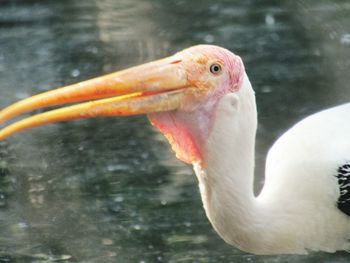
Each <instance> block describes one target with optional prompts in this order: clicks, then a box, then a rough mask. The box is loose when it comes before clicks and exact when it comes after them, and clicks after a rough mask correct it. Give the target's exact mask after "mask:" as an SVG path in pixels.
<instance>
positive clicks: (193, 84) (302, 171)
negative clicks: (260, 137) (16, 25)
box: [0, 45, 350, 255]
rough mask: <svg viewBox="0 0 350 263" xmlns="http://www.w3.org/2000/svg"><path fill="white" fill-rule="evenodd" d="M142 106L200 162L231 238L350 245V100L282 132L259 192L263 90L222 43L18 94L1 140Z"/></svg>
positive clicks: (280, 246)
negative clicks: (257, 154) (260, 92)
mask: <svg viewBox="0 0 350 263" xmlns="http://www.w3.org/2000/svg"><path fill="white" fill-rule="evenodd" d="M64 104H69V105H65V106H64V107H61V108H60V107H58V106H61V105H64ZM52 106H57V108H54V109H52V108H50V110H48V111H44V112H41V113H37V114H36V115H33V116H29V117H26V118H23V119H21V120H18V121H16V122H13V123H9V124H7V125H6V126H5V125H4V124H5V123H7V122H9V121H10V120H12V119H13V118H14V117H18V116H19V115H21V114H24V113H26V112H30V111H33V110H36V109H42V108H46V107H52ZM136 114H147V116H148V118H149V120H150V122H151V124H152V125H153V126H154V127H156V128H157V129H158V130H159V131H160V132H161V133H163V134H164V135H165V137H166V139H167V140H168V142H169V143H170V145H171V147H172V149H173V150H174V152H175V154H176V157H177V158H178V159H180V160H181V161H183V162H185V163H188V164H192V165H193V168H194V172H195V175H196V177H197V179H198V185H199V190H200V195H201V199H202V203H203V207H204V210H205V213H206V216H207V218H208V219H209V221H210V223H211V225H212V226H213V228H214V229H215V231H216V232H217V233H218V235H219V236H220V237H221V238H222V239H223V240H224V241H225V242H227V243H228V244H230V245H232V246H234V247H236V248H238V249H240V250H242V251H245V252H247V253H253V254H257V255H276V254H308V253H310V252H315V251H324V252H329V253H334V252H336V251H341V250H345V251H348V250H350V122H349V121H348V118H349V116H350V103H345V104H342V105H339V106H334V107H333V108H330V109H325V110H322V111H320V112H317V113H314V114H312V115H311V116H308V117H306V118H304V119H303V120H301V121H299V122H298V123H296V124H294V125H293V126H292V127H291V128H290V129H289V130H287V131H286V132H285V133H284V134H283V135H282V136H280V137H279V138H278V139H277V141H276V142H275V143H274V144H273V146H272V147H271V148H270V150H269V152H268V154H267V158H266V169H265V170H266V171H265V182H264V186H263V188H262V190H261V191H260V193H259V194H257V195H255V194H254V192H253V181H254V166H255V163H254V158H255V140H256V130H257V123H258V117H257V108H256V100H255V93H254V90H253V88H252V85H251V83H250V81H249V78H248V75H247V73H246V70H245V67H244V64H243V62H242V59H241V58H240V57H239V56H238V55H236V54H234V53H232V52H231V51H229V50H227V49H225V48H223V47H219V46H214V45H196V46H192V47H189V48H187V49H184V50H182V51H180V52H177V53H175V54H174V55H171V56H169V57H167V58H163V59H159V60H156V61H154V62H148V63H145V64H143V65H139V66H134V67H131V68H128V69H124V70H121V71H118V72H115V73H110V74H108V75H105V76H101V77H97V78H94V79H91V80H87V81H83V82H80V83H77V84H72V85H69V86H66V87H62V88H57V89H53V90H49V91H46V92H44V93H41V94H38V95H34V96H32V97H29V98H26V99H23V100H21V101H18V102H16V103H14V104H12V105H10V106H8V107H6V108H4V109H3V110H2V111H0V124H1V125H3V128H2V129H1V130H0V140H5V139H6V138H8V137H9V136H12V135H14V134H15V133H18V132H21V131H24V130H27V129H29V128H33V127H36V126H42V125H46V124H49V123H53V122H61V121H71V120H76V119H84V118H93V117H99V116H111V117H112V116H127V115H136Z"/></svg>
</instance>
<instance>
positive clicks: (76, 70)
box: [70, 69, 80, 78]
mask: <svg viewBox="0 0 350 263" xmlns="http://www.w3.org/2000/svg"><path fill="white" fill-rule="evenodd" d="M70 74H71V76H72V77H74V78H76V77H78V76H79V75H80V70H79V69H73V70H72V71H71V73H70Z"/></svg>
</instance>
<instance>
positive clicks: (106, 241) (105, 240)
mask: <svg viewBox="0 0 350 263" xmlns="http://www.w3.org/2000/svg"><path fill="white" fill-rule="evenodd" d="M102 244H103V245H105V246H111V245H113V244H114V241H113V240H112V239H109V238H103V239H102Z"/></svg>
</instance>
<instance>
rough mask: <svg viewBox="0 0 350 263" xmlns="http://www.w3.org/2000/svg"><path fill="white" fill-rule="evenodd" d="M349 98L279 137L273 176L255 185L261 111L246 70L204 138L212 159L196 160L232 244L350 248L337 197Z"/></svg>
mask: <svg viewBox="0 0 350 263" xmlns="http://www.w3.org/2000/svg"><path fill="white" fill-rule="evenodd" d="M349 116H350V104H345V105H342V106H338V107H335V108H332V109H329V110H326V111H322V112H320V113H317V114H315V115H312V116H310V117H308V118H306V119H304V120H302V121H301V122H299V123H298V124H297V125H295V126H294V127H293V128H291V129H290V130H289V131H287V132H286V133H285V134H284V135H283V136H281V138H279V139H278V140H277V142H276V143H275V144H274V146H273V147H272V148H271V150H270V151H269V154H268V158H267V165H266V180H265V181H266V182H265V186H264V188H263V190H262V191H261V193H260V195H259V196H258V197H255V196H254V193H253V180H254V153H255V149H254V147H255V135H256V127H257V114H256V106H255V97H254V92H253V90H252V88H251V84H250V82H249V79H248V77H247V76H246V75H245V77H244V80H243V84H242V87H241V89H240V91H239V92H237V93H231V94H227V95H225V96H224V97H223V98H222V99H221V100H220V102H219V105H218V108H217V112H216V120H215V124H214V127H213V131H212V132H211V134H210V137H209V139H208V140H207V143H206V145H204V146H203V147H204V149H203V152H204V159H205V163H206V166H205V167H201V166H199V165H196V164H195V165H194V169H195V172H196V175H197V177H198V180H199V186H200V191H201V196H202V200H203V204H204V208H205V211H206V213H207V216H208V218H209V220H210V221H211V223H212V225H213V227H214V228H215V230H216V231H217V232H218V233H219V235H220V236H221V237H222V238H223V239H224V240H225V241H226V242H228V243H229V244H232V245H234V246H237V247H238V248H240V249H242V250H245V251H248V252H252V253H256V254H281V253H287V254H305V253H307V251H308V250H322V251H327V252H334V251H336V250H348V249H350V243H349V238H350V219H349V217H348V216H347V215H345V214H344V213H343V212H341V211H340V210H339V209H338V208H337V206H336V202H337V199H338V197H339V186H338V182H337V178H336V177H335V175H336V173H337V169H338V167H339V166H341V165H343V164H344V163H345V162H346V161H349V160H350V122H349V121H348V118H349Z"/></svg>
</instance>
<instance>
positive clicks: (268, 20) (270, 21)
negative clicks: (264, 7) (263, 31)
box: [265, 14, 275, 26]
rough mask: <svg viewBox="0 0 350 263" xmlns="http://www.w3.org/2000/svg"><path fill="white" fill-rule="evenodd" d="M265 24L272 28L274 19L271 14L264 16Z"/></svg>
mask: <svg viewBox="0 0 350 263" xmlns="http://www.w3.org/2000/svg"><path fill="white" fill-rule="evenodd" d="M265 23H266V25H268V26H273V25H274V24H275V18H274V17H273V15H272V14H266V16H265Z"/></svg>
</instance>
